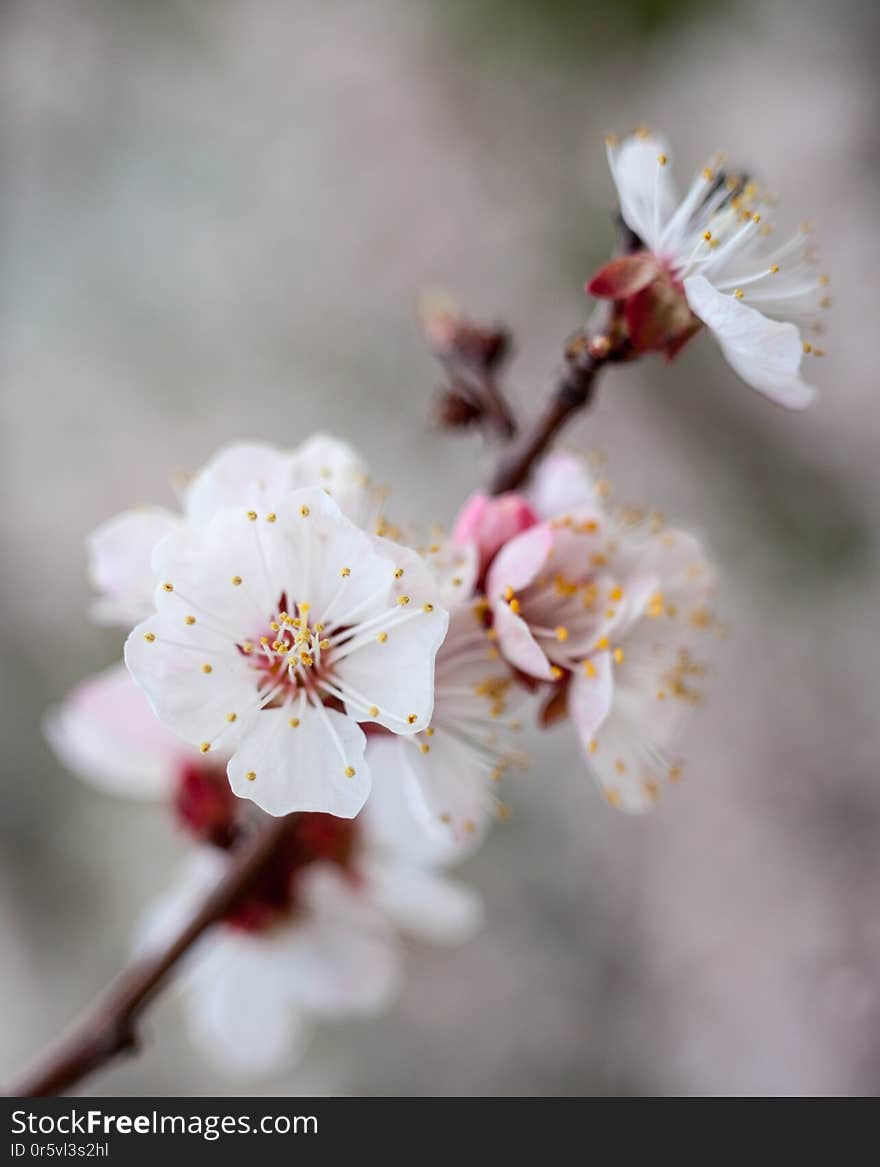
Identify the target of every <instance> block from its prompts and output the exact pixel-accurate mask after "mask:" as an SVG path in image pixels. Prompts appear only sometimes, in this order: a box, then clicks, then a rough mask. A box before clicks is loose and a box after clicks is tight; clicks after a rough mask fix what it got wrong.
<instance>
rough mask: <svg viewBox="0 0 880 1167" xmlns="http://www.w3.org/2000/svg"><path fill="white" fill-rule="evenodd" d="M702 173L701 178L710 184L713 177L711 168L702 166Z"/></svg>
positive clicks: (713, 173)
mask: <svg viewBox="0 0 880 1167" xmlns="http://www.w3.org/2000/svg"><path fill="white" fill-rule="evenodd" d="M702 173H703V178H704V179H705V180H706V182H711V181H712V180H713V179H714V177H715V171H714V170H713V169H712V167H711V166H704V167H703V171H702Z"/></svg>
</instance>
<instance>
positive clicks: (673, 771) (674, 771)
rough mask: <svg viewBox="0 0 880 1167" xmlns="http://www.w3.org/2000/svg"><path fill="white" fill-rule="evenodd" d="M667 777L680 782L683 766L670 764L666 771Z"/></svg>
mask: <svg viewBox="0 0 880 1167" xmlns="http://www.w3.org/2000/svg"><path fill="white" fill-rule="evenodd" d="M666 777H667V778H668V779H669V781H670V782H678V780H679V779H680V778H681V766H670V767H669V769H668V771H667V772H666Z"/></svg>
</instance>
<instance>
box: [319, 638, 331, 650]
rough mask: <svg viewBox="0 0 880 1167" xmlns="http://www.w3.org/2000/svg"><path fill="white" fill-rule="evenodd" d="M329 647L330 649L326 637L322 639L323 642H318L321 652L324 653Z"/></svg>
mask: <svg viewBox="0 0 880 1167" xmlns="http://www.w3.org/2000/svg"><path fill="white" fill-rule="evenodd" d="M329 647H330V641H329V640H328V639H327V637H326V636H325V637H324V639H323V640H319V641H318V648H320V649H321V651H322V652H326V651H327V649H328V648H329Z"/></svg>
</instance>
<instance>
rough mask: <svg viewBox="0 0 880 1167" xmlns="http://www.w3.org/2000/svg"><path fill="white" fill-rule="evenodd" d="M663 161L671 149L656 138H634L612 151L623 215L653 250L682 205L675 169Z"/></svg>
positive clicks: (612, 173) (611, 164) (610, 161)
mask: <svg viewBox="0 0 880 1167" xmlns="http://www.w3.org/2000/svg"><path fill="white" fill-rule="evenodd" d="M661 157H666V158H668V157H669V146H668V145H667V143H666V140H665V139H664V138H662V137H660V136H659V135H655V134H646V135H641V134H632V135H630V136H629V137H627V138H624V139H623V141H622V142H620V143H619V144H615V145H612V146H609V147H608V163H609V166H610V167H611V175H612V177H613V179H614V184H615V186H616V187H617V196H618V199H619V200H620V213H621V214H622V215H623V219H624V222H625V223H626V225H627V226H628V227H629V228H630V229H631V230H633V231H634V232H635V233H636V235H638V237H639V238H640V239H641V241H642V242H643V243H644V244H645V246H646V247H648V248H650V249H651V250H654V249H655V248H656V247H657V245H658V243H659V242H660V236H661V235H662V232H663V228H664V226H665V225H666V222H667V220H668V219H669V218H670V216H671V215H672V213H673V211H674V210H675V206H676V203H677V202H678V196H677V194H676V191H675V185H674V183H673V181H672V177H671V174H670V171H671V166H670V165H668V164H667V165H661V163H660V161H659V159H660V158H661Z"/></svg>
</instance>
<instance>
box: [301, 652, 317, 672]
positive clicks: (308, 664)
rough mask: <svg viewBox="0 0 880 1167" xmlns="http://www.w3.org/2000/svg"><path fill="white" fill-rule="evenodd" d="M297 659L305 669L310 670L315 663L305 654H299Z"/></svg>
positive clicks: (312, 658)
mask: <svg viewBox="0 0 880 1167" xmlns="http://www.w3.org/2000/svg"><path fill="white" fill-rule="evenodd" d="M299 659H300V661H301V662H302V663H303V664H304V665H305V667H306V668H307V669H310V668H311V667H312V666H313V665H314V663H315V658H314V657H313V656H310V655H309V653H307V652H301V653H300V654H299Z"/></svg>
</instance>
